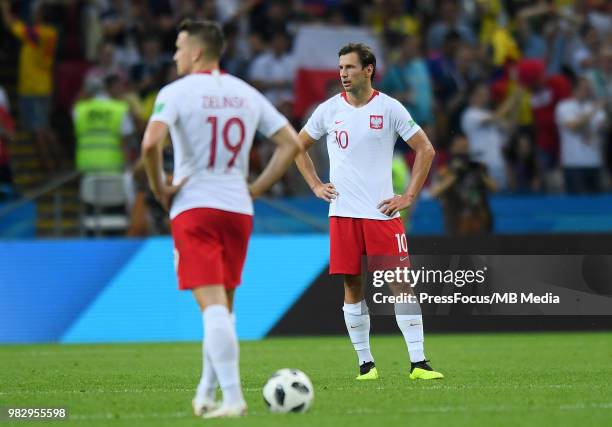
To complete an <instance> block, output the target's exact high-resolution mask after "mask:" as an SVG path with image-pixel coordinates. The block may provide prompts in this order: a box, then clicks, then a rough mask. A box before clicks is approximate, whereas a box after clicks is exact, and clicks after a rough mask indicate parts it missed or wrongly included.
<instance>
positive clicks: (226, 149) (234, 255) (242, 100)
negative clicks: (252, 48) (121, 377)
mask: <svg viewBox="0 0 612 427" xmlns="http://www.w3.org/2000/svg"><path fill="white" fill-rule="evenodd" d="M178 30H179V33H178V37H177V41H176V54H175V55H174V60H175V62H176V65H177V70H178V73H179V75H181V76H184V77H182V78H180V79H178V80H177V81H175V82H173V83H171V84H169V85H167V86H165V87H164V88H163V89H162V90H161V91H160V93H159V95H158V96H157V100H156V103H155V108H154V112H153V115H152V116H151V119H150V121H149V124H148V126H147V129H146V132H145V135H144V139H143V143H142V150H143V157H144V160H145V166H146V171H147V175H148V178H149V184H150V185H151V188H152V189H153V192H154V194H155V196H156V197H157V199H158V200H159V201H160V202H161V203H162V205H163V206H164V207H165V208H166V209H168V210H169V211H170V218H171V224H172V237H173V241H174V253H175V265H176V269H177V275H178V282H179V288H180V289H188V290H191V291H192V293H193V296H194V297H195V299H196V301H197V303H198V305H199V306H200V309H201V310H202V317H203V323H204V346H203V373H202V378H201V380H200V383H199V385H198V388H197V391H196V395H195V397H194V399H193V401H192V404H193V410H194V414H195V415H203V416H204V417H205V418H217V417H232V416H241V415H244V414H245V413H246V408H247V406H246V403H245V401H244V397H243V394H242V389H241V386H240V374H239V370H238V352H239V350H238V340H237V337H236V331H235V325H234V321H233V319H232V315H231V312H232V302H233V296H234V290H235V288H236V287H237V286H238V285H239V284H240V280H241V279H240V276H241V273H242V267H243V264H244V260H245V256H246V252H247V245H248V241H249V236H250V234H251V230H252V227H253V220H252V215H253V203H252V198H255V197H257V196H259V195H261V194H262V193H263V192H264V191H266V190H267V189H268V188H269V187H270V186H271V185H272V184H273V183H274V182H276V181H277V180H278V179H279V178H280V177H281V176H282V175H283V174H284V173H285V171H286V170H287V168H288V167H289V166H290V165H291V163H292V162H293V159H294V158H295V155H296V154H297V153H298V152H299V151H300V145H299V142H298V137H297V133H296V132H295V130H294V129H293V128H292V127H291V125H289V124H288V122H287V119H286V118H285V117H284V116H282V115H281V114H280V113H279V112H278V111H277V110H276V109H275V108H274V107H273V106H272V105H271V104H270V102H268V101H267V100H266V99H265V98H264V96H263V95H261V94H260V93H259V92H258V91H257V90H255V89H254V88H253V87H251V86H249V85H248V84H247V83H245V82H243V81H242V80H240V79H238V78H236V77H233V76H231V75H229V74H225V73H223V72H222V71H221V70H219V57H220V55H221V53H222V50H223V45H224V40H223V34H222V32H221V30H220V28H219V26H218V25H217V24H215V23H213V22H210V21H185V22H183V23H181V25H180V26H179V29H178ZM256 131H259V132H261V133H262V134H263V135H265V136H266V137H270V138H271V139H272V141H274V142H275V143H276V144H277V147H276V152H275V153H274V155H273V156H272V159H271V160H270V162H269V163H268V165H267V166H266V168H265V169H264V171H263V172H262V173H261V175H260V176H259V177H258V178H257V179H256V180H255V181H254V182H253V183H252V184H250V185H247V182H246V177H247V172H248V167H249V164H248V160H249V151H250V149H251V145H252V142H253V137H254V135H255V132H256ZM168 132H170V135H171V137H172V144H173V148H174V174H173V184H172V185H170V184H167V183H166V181H165V179H164V175H163V172H162V164H161V147H162V143H163V141H164V139H165V138H166V137H167V135H168ZM217 384H219V385H220V387H221V390H222V392H223V401H222V403H221V404H219V403H218V402H216V401H215V394H216V390H217Z"/></svg>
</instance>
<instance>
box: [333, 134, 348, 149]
mask: <svg viewBox="0 0 612 427" xmlns="http://www.w3.org/2000/svg"><path fill="white" fill-rule="evenodd" d="M334 132H335V133H336V144H338V147H340V148H342V149H343V150H344V149H345V148H346V147H348V133H347V131H345V130H341V131H337V130H336V131H334Z"/></svg>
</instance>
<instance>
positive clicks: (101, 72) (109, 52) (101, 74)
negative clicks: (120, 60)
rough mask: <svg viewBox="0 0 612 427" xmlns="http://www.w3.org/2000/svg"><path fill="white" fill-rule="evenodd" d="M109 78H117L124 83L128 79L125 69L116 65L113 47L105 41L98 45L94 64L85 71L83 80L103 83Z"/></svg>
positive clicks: (109, 42)
mask: <svg viewBox="0 0 612 427" xmlns="http://www.w3.org/2000/svg"><path fill="white" fill-rule="evenodd" d="M109 76H119V77H121V78H122V79H123V80H125V81H127V77H128V76H127V73H126V71H125V69H124V68H122V67H120V66H119V65H118V64H117V60H116V48H115V45H114V44H113V43H112V42H111V41H109V40H105V41H103V42H102V43H101V44H100V47H99V48H98V59H97V61H96V64H95V65H94V66H93V67H91V68H90V69H89V70H87V74H86V75H85V80H86V81H87V80H91V79H95V80H99V81H104V80H105V79H106V78H107V77H109Z"/></svg>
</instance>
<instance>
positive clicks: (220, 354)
mask: <svg viewBox="0 0 612 427" xmlns="http://www.w3.org/2000/svg"><path fill="white" fill-rule="evenodd" d="M204 342H205V344H204V346H205V348H207V349H208V350H207V353H208V356H209V360H210V361H211V362H212V366H213V368H214V371H215V374H216V376H217V379H218V381H219V384H220V385H221V390H222V391H223V405H227V406H237V405H244V404H245V402H244V396H243V395H242V389H241V388H240V370H239V366H238V359H239V349H238V338H237V337H236V329H235V328H234V325H233V323H232V320H231V316H230V313H229V311H228V310H227V307H225V306H224V305H217V304H216V305H210V306H208V307H206V309H205V310H204Z"/></svg>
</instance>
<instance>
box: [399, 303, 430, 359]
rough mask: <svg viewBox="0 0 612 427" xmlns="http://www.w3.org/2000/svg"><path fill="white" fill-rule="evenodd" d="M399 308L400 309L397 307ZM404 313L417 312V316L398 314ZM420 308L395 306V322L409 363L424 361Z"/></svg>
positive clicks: (417, 306) (404, 305) (403, 305)
mask: <svg viewBox="0 0 612 427" xmlns="http://www.w3.org/2000/svg"><path fill="white" fill-rule="evenodd" d="M399 306H401V307H399ZM406 312H412V313H415V312H418V313H419V314H398V313H406ZM420 313H421V307H420V306H419V305H418V304H415V305H414V306H413V304H395V320H396V321H397V326H399V328H400V331H402V335H404V341H406V347H408V354H409V355H410V362H412V363H415V362H420V361H422V360H425V350H424V346H423V341H424V338H423V316H421V314H420Z"/></svg>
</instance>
